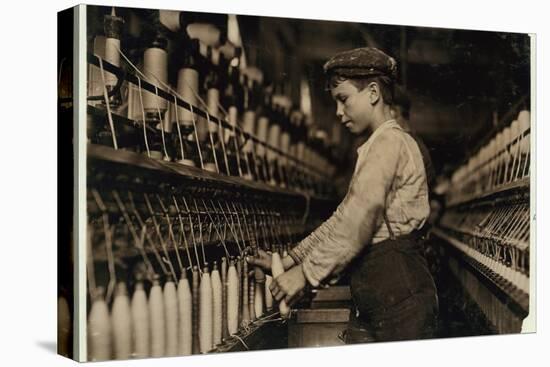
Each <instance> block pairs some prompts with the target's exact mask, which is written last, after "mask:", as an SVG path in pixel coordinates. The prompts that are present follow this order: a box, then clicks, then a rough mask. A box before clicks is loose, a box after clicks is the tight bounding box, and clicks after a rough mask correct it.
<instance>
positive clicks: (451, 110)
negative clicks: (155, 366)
mask: <svg viewBox="0 0 550 367" xmlns="http://www.w3.org/2000/svg"><path fill="white" fill-rule="evenodd" d="M57 27H58V28H57V42H58V51H57V70H58V73H57V78H58V79H57V82H58V84H57V93H58V95H57V117H58V126H60V125H61V124H63V125H64V126H71V127H72V128H71V129H59V128H58V133H57V134H58V141H59V144H65V146H64V148H61V147H58V149H59V150H60V151H61V150H62V149H64V151H65V152H67V153H66V154H63V155H59V157H58V164H59V166H60V167H61V166H63V167H66V169H67V170H70V174H69V175H70V176H72V177H73V178H74V181H70V180H68V181H67V180H65V181H63V180H60V181H59V188H60V190H65V191H66V192H67V193H70V194H71V197H70V198H69V199H72V200H67V197H65V200H64V201H59V202H58V210H59V211H58V221H59V225H60V228H64V230H63V231H60V232H59V234H58V236H59V239H58V249H57V267H58V272H57V274H58V287H57V297H58V298H57V301H58V315H57V327H58V329H57V352H58V353H59V354H60V355H63V356H65V357H69V358H72V359H75V360H77V361H82V362H84V361H108V360H128V359H142V358H158V357H176V356H189V355H199V354H215V353H231V352H247V351H265V350H278V349H289V348H319V347H333V346H345V345H351V344H370V343H384V342H395V341H411V340H426V339H449V340H450V342H452V340H453V339H454V338H457V337H473V336H493V335H502V334H520V333H534V332H536V327H535V325H536V315H535V313H534V303H533V296H534V292H535V289H534V281H535V273H534V272H533V271H532V269H533V266H534V265H533V264H534V259H533V258H532V257H531V256H530V254H531V252H532V248H533V247H532V246H534V244H533V242H534V239H533V238H532V237H533V235H532V222H533V220H534V219H533V215H532V202H533V200H534V198H533V194H532V193H533V191H532V189H533V187H532V186H533V183H532V182H531V178H532V176H533V174H532V172H531V168H532V167H531V163H532V161H533V159H532V157H531V144H532V142H533V141H534V134H532V130H531V126H533V125H535V124H536V121H535V117H534V114H533V113H532V109H533V106H534V99H535V96H534V94H533V75H534V65H533V61H532V60H533V53H534V44H535V43H534V38H533V37H534V36H533V35H532V34H528V33H513V32H503V31H498V30H495V31H486V30H483V31H482V30H468V29H453V28H433V27H423V26H412V25H395V24H378V23H358V22H351V21H334V20H322V19H302V18H282V17H275V16H260V15H257V16H255V15H239V14H225V13H208V12H196V11H187V10H184V9H147V8H138V7H119V6H100V5H78V6H75V7H73V8H70V9H67V10H63V11H61V12H59V13H58V14H57ZM69 142H72V144H70V143H69ZM533 169H534V165H533ZM342 351H344V349H343V350H342ZM182 361H183V362H184V363H185V361H186V359H185V358H184V359H183V360H182Z"/></svg>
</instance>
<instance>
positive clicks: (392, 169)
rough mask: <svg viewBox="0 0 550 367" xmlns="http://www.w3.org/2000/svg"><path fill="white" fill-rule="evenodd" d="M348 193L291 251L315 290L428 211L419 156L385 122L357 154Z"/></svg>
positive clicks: (412, 145) (408, 141)
mask: <svg viewBox="0 0 550 367" xmlns="http://www.w3.org/2000/svg"><path fill="white" fill-rule="evenodd" d="M357 152H358V159H357V163H356V165H355V171H354V174H353V177H352V179H351V182H350V185H349V188H348V192H347V194H346V197H345V198H344V200H343V201H342V203H341V204H340V205H339V206H338V208H337V209H336V211H335V212H334V213H333V214H332V216H331V217H330V218H329V219H327V220H326V221H325V222H324V223H323V224H322V225H321V226H319V228H317V229H316V230H315V231H313V232H312V233H311V234H310V235H309V236H308V237H306V238H305V239H304V240H302V241H301V242H300V243H299V244H298V245H297V246H296V247H295V248H294V249H292V251H291V256H292V257H293V258H294V260H295V261H299V262H301V263H302V264H303V270H304V274H305V276H306V278H307V280H308V281H309V283H310V284H311V285H313V286H318V285H319V283H320V282H321V281H322V280H324V279H325V278H326V277H328V276H329V275H334V274H337V273H339V272H340V271H342V270H343V269H344V268H345V266H346V265H347V264H348V263H349V262H350V261H351V260H352V259H353V258H354V257H355V256H356V255H358V254H359V252H360V251H361V250H362V249H363V247H364V246H366V245H367V244H369V243H372V244H374V245H376V243H379V242H381V241H383V240H386V239H388V238H389V237H390V235H389V232H388V229H387V227H386V225H385V224H384V222H383V210H384V209H383V208H385V212H386V215H387V218H388V221H389V224H390V226H391V229H392V231H393V233H394V235H395V236H399V235H404V234H408V233H411V232H412V231H413V230H415V229H420V228H421V227H422V226H423V225H424V223H425V221H426V219H427V218H428V215H429V213H430V207H429V202H428V186H427V182H426V172H425V169H424V163H423V160H422V155H421V153H420V149H419V148H418V145H417V144H416V142H415V141H414V139H413V138H412V137H411V136H410V135H409V134H407V133H406V132H404V131H403V129H402V128H401V127H400V126H399V125H398V124H397V122H396V121H395V120H389V121H386V122H384V123H383V124H382V125H380V126H379V127H378V129H376V130H375V131H374V133H373V134H372V135H371V136H370V137H369V139H368V140H367V141H366V142H365V143H364V144H363V145H361V146H360V147H359V149H358V150H357Z"/></svg>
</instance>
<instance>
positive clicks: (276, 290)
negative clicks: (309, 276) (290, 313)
mask: <svg viewBox="0 0 550 367" xmlns="http://www.w3.org/2000/svg"><path fill="white" fill-rule="evenodd" d="M306 283H307V281H306V278H305V276H304V272H303V271H302V265H301V264H300V265H297V266H294V267H292V268H290V269H289V270H288V271H286V272H284V273H283V274H281V275H279V276H278V277H277V278H275V279H273V282H272V283H271V285H270V286H269V289H270V290H271V293H272V294H273V298H274V299H275V300H276V301H277V302H280V301H281V300H282V299H284V300H285V302H286V303H287V304H291V303H292V301H294V300H295V299H296V298H298V297H299V296H301V295H302V294H303V290H304V288H305V287H306Z"/></svg>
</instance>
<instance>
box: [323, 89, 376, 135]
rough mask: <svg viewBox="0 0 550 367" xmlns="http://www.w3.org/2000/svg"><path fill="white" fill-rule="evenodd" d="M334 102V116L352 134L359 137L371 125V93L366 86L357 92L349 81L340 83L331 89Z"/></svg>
mask: <svg viewBox="0 0 550 367" xmlns="http://www.w3.org/2000/svg"><path fill="white" fill-rule="evenodd" d="M330 92H331V94H332V98H333V99H334V100H335V101H336V116H338V118H339V119H340V122H341V123H342V124H344V125H345V126H346V127H347V128H348V130H349V131H350V132H351V133H352V134H356V135H360V134H362V133H363V132H365V131H366V130H367V128H369V127H370V125H371V116H372V113H373V105H372V103H371V102H372V95H371V94H372V93H371V91H370V88H369V87H368V86H367V87H366V88H364V89H363V90H361V91H359V90H358V89H357V87H356V86H355V85H354V84H353V83H351V82H350V81H349V80H344V81H342V82H340V83H339V84H338V85H337V86H336V87H334V88H332V89H331V91H330Z"/></svg>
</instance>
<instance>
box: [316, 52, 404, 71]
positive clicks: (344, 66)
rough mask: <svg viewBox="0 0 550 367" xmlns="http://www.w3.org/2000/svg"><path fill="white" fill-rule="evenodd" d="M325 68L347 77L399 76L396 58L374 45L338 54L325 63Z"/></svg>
mask: <svg viewBox="0 0 550 367" xmlns="http://www.w3.org/2000/svg"><path fill="white" fill-rule="evenodd" d="M323 69H324V71H325V74H337V75H340V76H343V77H347V78H359V77H370V76H388V77H390V78H392V79H395V78H396V77H397V63H396V62H395V59H394V58H393V57H391V56H388V55H386V54H385V53H384V52H382V51H380V50H379V49H377V48H374V47H361V48H356V49H353V50H349V51H344V52H341V53H339V54H336V55H334V56H333V57H332V58H331V59H330V60H328V61H327V62H326V63H325V65H323Z"/></svg>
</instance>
